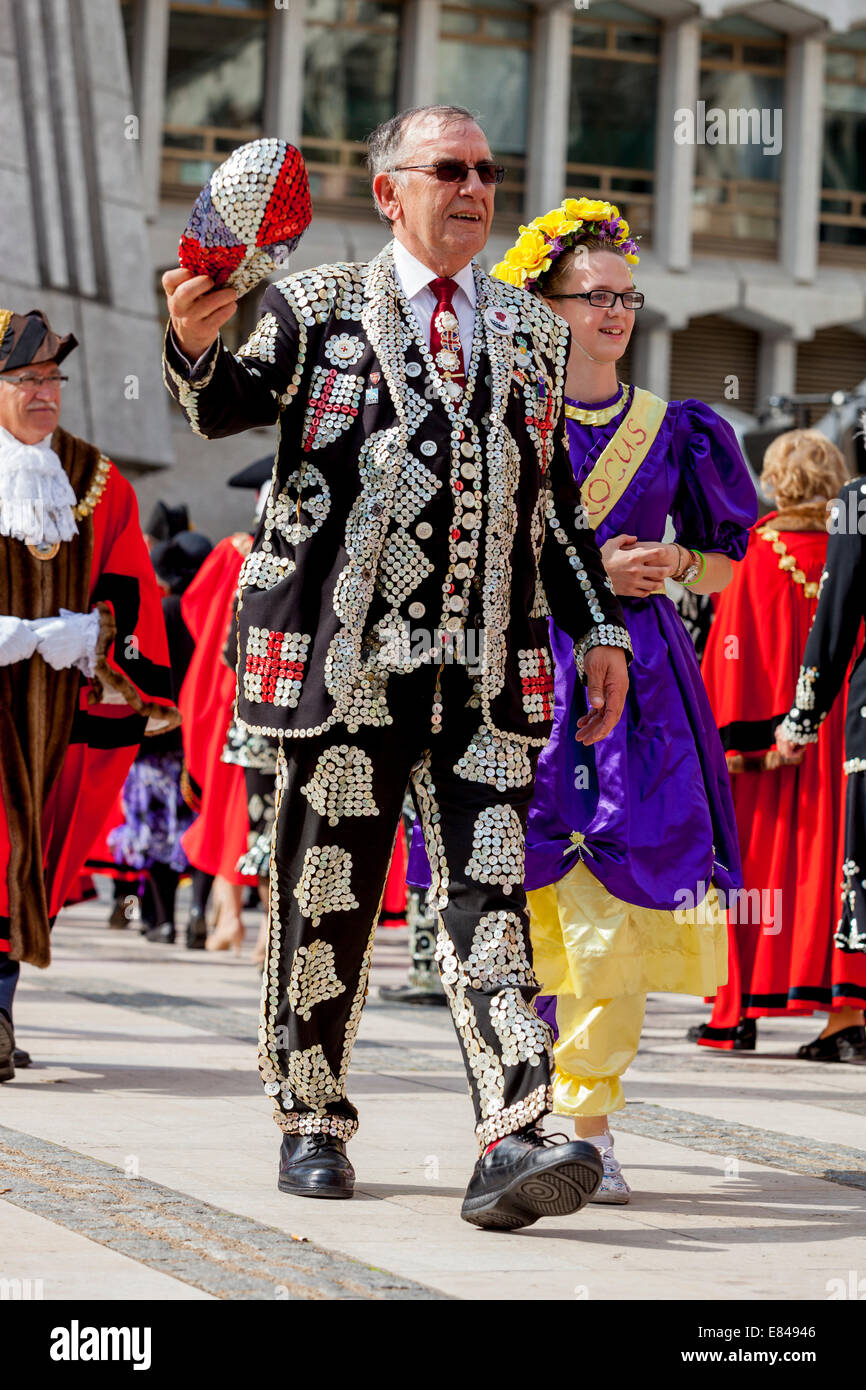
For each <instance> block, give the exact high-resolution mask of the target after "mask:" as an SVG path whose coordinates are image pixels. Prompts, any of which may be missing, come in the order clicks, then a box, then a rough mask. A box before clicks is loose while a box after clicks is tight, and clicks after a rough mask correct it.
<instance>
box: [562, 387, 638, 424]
mask: <svg viewBox="0 0 866 1390" xmlns="http://www.w3.org/2000/svg"><path fill="white" fill-rule="evenodd" d="M625 400H626V391H625V387H624V386H623V385H622V383H620V388H619V395H618V396H617V398H616V400H615V401H613V403H612V404H611V405H605V406H602V408H601V409H600V410H585V409H584V407H583V406H580V405H569V403H568V401H566V403H565V414H566V417H567V419H569V420H579V421H580V423H581V424H582V425H606V424H608V423H609V422H610V421H611V420H613V419H614V418H615V417H616V416H617V415H619V414H621V413H622V409H623V406H624V405H625Z"/></svg>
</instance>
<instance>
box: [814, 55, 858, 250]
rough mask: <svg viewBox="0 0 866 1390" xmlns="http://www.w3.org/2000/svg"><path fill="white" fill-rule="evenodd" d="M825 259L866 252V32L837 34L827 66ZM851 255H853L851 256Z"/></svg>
mask: <svg viewBox="0 0 866 1390" xmlns="http://www.w3.org/2000/svg"><path fill="white" fill-rule="evenodd" d="M819 235H820V240H821V259H822V260H844V259H848V260H851V259H854V260H856V261H858V262H860V263H862V261H863V257H864V252H866V30H863V29H859V30H858V29H854V30H852V31H851V32H850V33H848V34H846V35H844V37H843V36H839V37H836V36H834V37H833V39H832V40H831V43H830V44H829V45H828V47H827V51H826V55H825V65H824V152H823V161H822V172H821V217H820V230H819ZM846 253H847V254H846Z"/></svg>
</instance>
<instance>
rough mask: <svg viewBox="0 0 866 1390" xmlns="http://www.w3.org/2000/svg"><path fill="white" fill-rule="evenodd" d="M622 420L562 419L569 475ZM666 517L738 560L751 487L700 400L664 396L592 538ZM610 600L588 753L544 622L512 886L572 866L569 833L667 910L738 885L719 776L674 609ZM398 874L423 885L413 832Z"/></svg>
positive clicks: (749, 516) (610, 884)
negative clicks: (546, 675)
mask: <svg viewBox="0 0 866 1390" xmlns="http://www.w3.org/2000/svg"><path fill="white" fill-rule="evenodd" d="M613 399H614V398H612V400H613ZM610 403H612V401H611V402H610ZM574 404H578V402H574ZM605 404H608V402H601V403H597V404H596V406H595V408H601V407H602V406H604V405H605ZM622 418H623V417H622V415H620V416H617V417H616V418H615V419H614V420H612V421H610V423H609V424H607V425H604V426H587V425H583V424H580V423H578V422H577V421H575V420H569V421H568V436H569V445H570V451H571V460H572V466H573V468H574V473H575V477H576V479H577V481H578V483H582V482H583V480H584V478H585V477H586V475H587V474H588V473H589V472H590V471H591V469H592V467H593V465H594V464H595V462H596V459H597V458H598V455H599V453H600V452H601V450H602V449H603V447H604V446H605V444H607V442H608V441H609V440H610V439H611V438H612V437H613V435H614V434H615V432H616V430H617V428H618V426H619V424H620V422H621V420H622ZM668 515H670V516H672V517H673V521H674V525H675V527H676V534H677V537H678V538H679V539H680V540H681V541H682V542H683V543H684V544H687V545H691V546H694V547H695V548H697V549H699V550H705V551H719V552H721V553H723V554H726V555H729V556H730V557H731V559H734V560H739V559H741V558H742V556H743V555H744V554H745V550H746V543H747V538H748V530H749V527H750V526H751V525H752V524H753V523H754V521H755V519H756V515H757V503H756V497H755V489H754V487H753V485H752V482H751V479H750V477H749V474H748V471H747V469H746V466H745V463H744V462H743V459H742V455H741V453H740V449H739V445H738V444H737V440H736V436H735V435H734V432H733V430H732V429H731V428H730V426H729V425H728V424H727V423H726V422H725V421H724V420H722V419H721V418H720V417H719V416H718V415H717V414H716V413H715V411H713V410H711V409H710V408H709V407H708V406H705V405H703V404H701V402H699V401H674V402H671V403H670V404H669V406H668V409H667V412H666V414H665V417H664V420H663V421H662V425H661V428H660V430H659V432H658V435H657V436H656V439H655V441H654V443H653V445H652V447H651V449H650V451H649V454H648V455H647V457H646V459H645V460H644V462H643V464H642V465H641V467H640V469H639V470H638V473H637V475H636V477H635V478H634V479H633V481H632V482H631V483H630V485H629V486H628V488H627V489H626V492H625V494H624V495H623V497H621V498H620V500H619V502H618V503H617V505H616V506H615V507H614V508H613V510H612V511H611V513H610V514H609V516H607V517H606V518H605V520H604V521H603V522H602V524H601V525H600V526H599V527H598V529H597V531H596V539H597V540H598V543H599V545H603V544H604V542H605V541H606V540H609V539H610V538H611V537H612V536H617V535H622V534H629V535H635V536H637V537H638V538H639V539H640V540H658V541H660V540H661V538H662V536H663V534H664V530H665V523H666V520H667V517H668ZM622 604H623V610H624V613H625V620H626V625H627V627H628V630H629V635H630V637H631V641H632V647H633V649H634V659H633V661H632V662H631V664H630V666H629V681H630V684H629V693H628V699H627V703H626V708H625V711H624V713H623V716H622V718H621V719H620V721H619V723H618V725H617V726H616V728H615V729H614V730H613V732H612V733H611V734H609V735H608V737H607V738H606V739H604V740H603V741H602V742H601V743H597V744H594V745H592V746H591V747H590V748H585V747H584V746H583V745H582V744H578V743H577V742H576V741H575V738H574V734H575V729H576V724H577V719H578V717H579V716H580V715H581V714H584V713H585V712H586V710H587V701H586V692H585V688H584V687H583V686H582V685H581V683H580V682H579V681H578V679H577V675H576V673H575V670H574V661H573V657H572V643H571V639H570V638H569V637H568V636H567V634H566V633H564V632H562V631H561V630H560V629H559V628H557V626H556V624H555V623H553V622H551V624H550V634H551V642H552V646H553V652H554V657H555V662H556V703H555V714H554V726H553V733H552V735H551V739H550V742H549V743H548V745H547V747H546V748H544V749H543V750H542V753H541V757H540V759H539V764H538V776H537V780H536V784H535V792H534V796H533V800H532V805H531V807H530V811H529V824H528V829H527V843H526V880H525V882H526V887H527V888H528V889H532V888H541V887H543V886H544V885H546V884H549V883H555V882H556V881H557V880H559V879H561V878H563V877H564V876H565V875H566V874H567V873H568V872H569V870H570V869H571V868H573V867H574V864H575V863H576V862H577V859H576V856H577V853H578V851H577V849H576V848H575V846H574V844H573V842H572V840H571V835H572V832H574V831H578V832H580V833H582V834H583V835H584V837H585V844H584V846H583V851H582V852H583V855H584V857H585V862H586V864H587V866H588V867H589V868H590V869H591V871H592V873H593V874H594V875H595V876H596V878H598V879H599V881H600V882H601V883H602V884H603V885H604V886H605V888H607V889H608V891H609V892H610V893H612V894H613V895H614V896H615V897H617V898H621V899H622V900H623V901H625V902H631V903H636V904H638V905H639V906H642V907H651V908H668V909H673V908H677V907H682V906H688V903H687V902H686V901H685V900H684V898H683V896H682V894H683V892H684V891H685V892H688V893H690V894H692V895H698V896H702V893H701V885H703V892H704V893H705V892H706V889H707V887H708V886H709V884H710V883H711V882H715V884H716V885H717V887H718V888H719V889H724V890H725V891H730V890H731V889H733V888H739V887H741V886H742V871H741V866H740V852H739V845H738V842H737V830H736V822H735V819H734V809H733V803H732V800H731V790H730V785H729V781H728V771H727V767H726V765H725V756H724V752H723V749H722V745H721V740H720V738H719V734H718V730H717V728H716V725H715V721H714V720H713V716H712V712H711V710H710V705H709V701H708V699H707V694H706V691H705V689H704V684H703V681H702V679H701V673H700V668H699V666H698V662H697V658H696V656H695V652H694V647H693V646H692V643H691V640H690V638H689V636H688V634H687V632H686V630H685V628H684V626H683V624H682V622H681V620H680V618H679V615H678V613H677V611H676V609H675V608H674V605H673V604H672V603H671V601H670V599H668V598H666V597H664V596H663V595H654V596H652V597H650V598H648V599H630V598H625V599H623V600H622ZM408 877H409V880H410V882H412V883H418V884H421V885H426V884H429V882H430V876H429V868H428V867H427V864H426V856H425V855H424V848H423V841H422V839H421V837H420V834H419V833H418V828H417V827H416V833H415V835H414V836H413V843H412V851H411V854H410V859H409V873H408Z"/></svg>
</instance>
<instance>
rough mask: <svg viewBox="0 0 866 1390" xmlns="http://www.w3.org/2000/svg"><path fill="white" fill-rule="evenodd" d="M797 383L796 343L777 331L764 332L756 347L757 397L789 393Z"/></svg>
mask: <svg viewBox="0 0 866 1390" xmlns="http://www.w3.org/2000/svg"><path fill="white" fill-rule="evenodd" d="M796 383H797V344H796V343H795V342H794V339H793V338H790V337H784V336H782V335H780V334H778V333H764V334H762V335H761V343H760V347H759V349H758V373H757V392H756V394H757V399H758V405H759V406H763V405H765V404H766V401H767V397H768V396H788V395H791V394H792V393H793V391H794V389H795V387H796Z"/></svg>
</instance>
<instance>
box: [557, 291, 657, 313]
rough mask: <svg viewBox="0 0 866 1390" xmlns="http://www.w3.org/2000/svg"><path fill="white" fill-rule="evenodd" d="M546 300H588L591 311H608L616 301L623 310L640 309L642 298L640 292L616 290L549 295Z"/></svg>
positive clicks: (642, 302)
mask: <svg viewBox="0 0 866 1390" xmlns="http://www.w3.org/2000/svg"><path fill="white" fill-rule="evenodd" d="M547 298H548V299H588V300H589V302H590V304H591V305H592V307H593V309H610V308H612V307H613V305H614V304H615V303H616V301H617V300H618V299H621V300H622V307H623V308H624V309H642V308H643V304H644V296H643V295H642V294H641V292H640V290H626V291H625V292H624V293H622V294H620V293H618V292H617V291H616V290H584V292H583V293H582V294H549V295H547Z"/></svg>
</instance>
